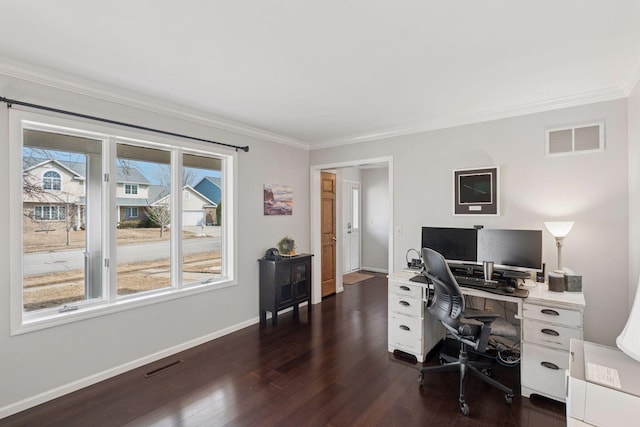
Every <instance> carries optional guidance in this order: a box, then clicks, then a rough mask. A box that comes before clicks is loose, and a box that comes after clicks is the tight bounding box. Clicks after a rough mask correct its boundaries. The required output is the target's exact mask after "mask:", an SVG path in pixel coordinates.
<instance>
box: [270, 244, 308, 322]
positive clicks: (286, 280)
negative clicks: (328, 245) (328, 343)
mask: <svg viewBox="0 0 640 427" xmlns="http://www.w3.org/2000/svg"><path fill="white" fill-rule="evenodd" d="M312 256H313V255H309V254H300V255H295V256H293V257H283V258H281V259H277V260H268V259H264V258H262V259H259V260H258V262H259V263H260V323H266V322H267V311H270V312H271V316H272V317H271V323H272V324H273V325H274V326H275V325H276V324H277V323H278V311H280V310H284V309H285V308H289V307H293V313H294V316H296V317H298V315H299V312H298V307H299V305H300V303H303V302H305V301H307V310H308V313H309V315H311V257H312Z"/></svg>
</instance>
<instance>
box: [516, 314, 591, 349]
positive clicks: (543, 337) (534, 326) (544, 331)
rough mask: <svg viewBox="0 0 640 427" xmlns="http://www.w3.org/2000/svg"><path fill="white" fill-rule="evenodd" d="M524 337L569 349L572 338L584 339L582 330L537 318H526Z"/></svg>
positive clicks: (527, 339) (532, 341) (537, 342)
mask: <svg viewBox="0 0 640 427" xmlns="http://www.w3.org/2000/svg"><path fill="white" fill-rule="evenodd" d="M523 324H524V326H523V330H522V332H523V339H524V340H525V341H527V342H531V343H535V344H542V345H548V346H550V347H555V348H558V349H561V350H569V341H570V340H571V338H577V339H582V331H581V330H580V329H576V328H568V327H565V326H560V325H553V324H550V323H543V322H539V321H537V320H531V319H524V322H523Z"/></svg>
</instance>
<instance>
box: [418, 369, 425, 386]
mask: <svg viewBox="0 0 640 427" xmlns="http://www.w3.org/2000/svg"><path fill="white" fill-rule="evenodd" d="M418 385H419V386H420V387H422V386H423V385H424V374H423V373H422V372H420V373H419V374H418Z"/></svg>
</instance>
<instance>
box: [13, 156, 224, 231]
mask: <svg viewBox="0 0 640 427" xmlns="http://www.w3.org/2000/svg"><path fill="white" fill-rule="evenodd" d="M24 179H25V188H30V189H31V191H28V190H26V189H25V191H24V194H23V202H24V205H23V206H24V213H25V216H26V217H28V218H30V219H32V220H34V221H37V222H42V221H66V220H72V223H71V224H70V225H71V226H72V227H76V228H80V227H81V226H82V225H83V223H84V208H85V205H86V196H85V164H84V163H81V162H69V161H63V160H53V159H46V160H43V159H28V160H25V164H24ZM116 180H117V181H116V206H117V207H118V210H117V213H118V216H117V221H118V223H120V222H121V221H138V220H145V219H146V218H147V207H148V206H158V205H167V206H168V205H169V203H170V197H169V189H168V187H166V186H164V185H152V184H151V182H149V180H148V179H147V178H146V177H145V176H144V175H143V174H142V172H140V170H139V169H137V168H136V167H132V166H118V169H117V177H116ZM205 180H207V183H209V184H210V186H209V185H203V186H201V188H208V189H209V194H213V195H215V194H217V195H218V196H217V197H218V198H217V200H218V201H219V200H220V194H221V191H220V186H219V184H220V180H219V179H218V178H205V179H203V180H202V181H201V182H200V184H202V183H203V182H204V181H205ZM214 180H217V183H216V182H215V181H214ZM200 184H199V185H200ZM216 188H217V193H216ZM214 197H215V196H214ZM183 198H184V202H183V205H184V213H183V217H182V218H183V225H206V224H213V223H214V222H215V209H216V207H217V203H215V202H214V201H213V200H212V199H210V198H209V197H207V196H205V195H203V194H202V193H201V192H199V191H198V190H196V189H194V188H193V187H191V186H188V185H187V186H185V187H184V188H183ZM211 218H213V219H211Z"/></svg>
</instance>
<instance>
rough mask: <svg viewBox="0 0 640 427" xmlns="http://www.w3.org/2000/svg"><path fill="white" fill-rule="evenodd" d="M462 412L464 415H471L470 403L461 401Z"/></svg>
mask: <svg viewBox="0 0 640 427" xmlns="http://www.w3.org/2000/svg"><path fill="white" fill-rule="evenodd" d="M460 412H462V415H465V416H466V415H469V405H467V404H466V403H462V402H461V403H460Z"/></svg>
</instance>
